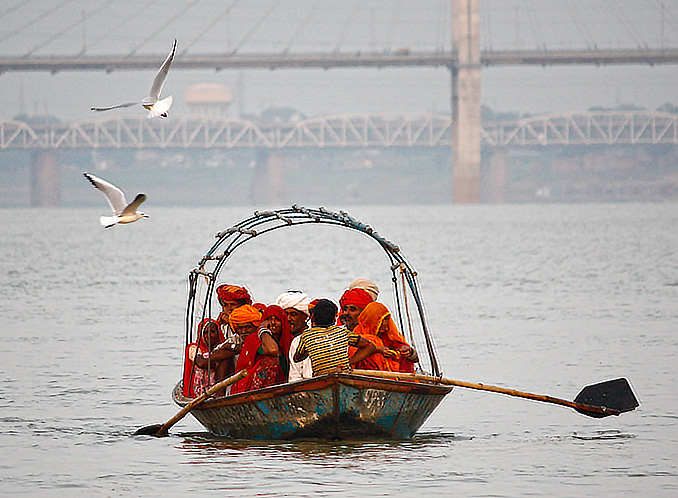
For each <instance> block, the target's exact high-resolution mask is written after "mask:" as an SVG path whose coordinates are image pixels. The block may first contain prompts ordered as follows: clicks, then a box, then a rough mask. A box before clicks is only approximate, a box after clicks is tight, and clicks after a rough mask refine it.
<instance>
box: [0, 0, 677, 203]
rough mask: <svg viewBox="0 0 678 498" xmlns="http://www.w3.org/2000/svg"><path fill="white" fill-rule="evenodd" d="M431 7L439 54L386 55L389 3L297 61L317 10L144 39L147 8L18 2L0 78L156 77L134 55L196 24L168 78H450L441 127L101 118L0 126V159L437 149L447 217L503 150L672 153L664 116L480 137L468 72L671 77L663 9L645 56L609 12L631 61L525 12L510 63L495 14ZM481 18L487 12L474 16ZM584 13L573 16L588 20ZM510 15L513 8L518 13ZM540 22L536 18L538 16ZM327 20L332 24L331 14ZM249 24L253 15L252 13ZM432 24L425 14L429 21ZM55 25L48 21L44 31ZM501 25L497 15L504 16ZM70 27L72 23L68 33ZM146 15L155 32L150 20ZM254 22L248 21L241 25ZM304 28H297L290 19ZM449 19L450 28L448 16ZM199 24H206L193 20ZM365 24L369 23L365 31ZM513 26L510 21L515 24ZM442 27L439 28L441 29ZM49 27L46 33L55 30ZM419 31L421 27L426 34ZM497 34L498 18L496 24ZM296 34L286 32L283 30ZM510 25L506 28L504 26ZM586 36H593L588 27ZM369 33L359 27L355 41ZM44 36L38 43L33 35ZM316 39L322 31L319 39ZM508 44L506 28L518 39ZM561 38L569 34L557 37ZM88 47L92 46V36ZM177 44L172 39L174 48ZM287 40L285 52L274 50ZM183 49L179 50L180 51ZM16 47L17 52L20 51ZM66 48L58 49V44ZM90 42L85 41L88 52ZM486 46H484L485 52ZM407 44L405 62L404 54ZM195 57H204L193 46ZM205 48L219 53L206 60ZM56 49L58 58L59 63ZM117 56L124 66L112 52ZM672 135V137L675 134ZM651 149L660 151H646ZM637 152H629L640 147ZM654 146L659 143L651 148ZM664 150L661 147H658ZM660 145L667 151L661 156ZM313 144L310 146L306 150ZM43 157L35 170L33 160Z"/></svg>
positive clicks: (182, 19)
mask: <svg viewBox="0 0 678 498" xmlns="http://www.w3.org/2000/svg"><path fill="white" fill-rule="evenodd" d="M448 1H449V3H447V5H445V4H446V2H440V1H439V2H438V4H439V5H438V7H444V6H446V7H447V14H446V15H442V16H441V15H440V12H438V13H437V14H436V13H435V12H429V10H431V9H430V6H429V9H425V8H418V9H415V11H413V12H410V15H412V16H414V15H417V16H419V15H422V16H424V17H425V16H426V15H429V17H431V16H430V14H431V13H433V14H434V15H433V16H432V17H431V18H432V19H436V20H435V23H436V25H435V26H434V25H433V24H430V25H429V26H428V31H429V32H432V31H437V32H438V33H440V34H441V35H444V37H445V38H446V40H447V42H449V43H447V42H443V43H438V44H437V46H436V48H435V49H431V48H428V49H419V48H418V43H417V40H410V41H409V42H404V43H402V42H398V43H400V48H398V49H395V50H393V49H391V47H392V45H393V42H392V38H395V35H396V34H400V33H402V32H404V31H405V30H404V29H403V27H404V25H405V24H407V26H412V25H413V23H412V22H411V21H412V19H406V21H405V22H404V23H403V22H402V21H401V23H400V24H398V22H394V20H397V18H398V17H399V13H401V11H402V10H403V9H404V8H405V7H403V5H402V4H401V3H400V2H395V3H394V4H393V5H391V6H390V7H389V8H388V9H384V10H383V12H380V13H379V15H378V16H375V13H374V10H372V13H371V15H368V14H366V13H365V11H364V10H363V13H364V15H363V17H362V18H360V16H359V14H360V12H361V9H362V7H363V2H360V1H356V2H353V4H352V5H351V6H348V5H346V3H345V2H340V3H339V4H340V5H339V6H338V7H337V6H334V7H332V6H330V8H327V9H326V11H325V12H324V13H325V14H326V15H328V19H329V26H332V28H338V30H334V29H333V30H332V31H333V32H335V34H336V43H335V45H334V48H333V49H327V50H325V51H324V52H322V53H317V52H314V51H312V50H311V51H309V50H294V48H295V47H296V46H297V45H298V41H299V39H300V38H301V37H302V36H303V34H304V33H305V32H310V31H313V30H312V29H311V28H312V27H313V25H314V24H315V23H316V22H317V21H316V19H317V18H318V12H321V11H323V10H324V6H323V8H321V7H319V5H320V3H319V2H315V4H310V5H308V6H304V8H303V9H300V8H299V6H298V5H297V6H295V8H294V9H291V13H292V17H291V18H288V19H286V22H281V20H285V15H289V14H290V12H287V13H281V16H280V18H277V19H276V16H275V13H276V11H278V10H280V9H281V4H283V3H284V2H283V1H282V0H277V1H275V2H270V3H268V2H265V3H266V4H267V5H266V6H264V5H263V4H262V5H259V6H258V9H255V8H254V7H253V5H254V4H253V3H252V2H247V4H246V5H245V4H243V5H238V4H239V3H240V2H239V0H233V1H232V2H228V3H224V5H220V6H219V7H215V6H213V5H210V6H208V5H205V4H204V3H203V2H201V1H200V0H194V1H192V2H187V3H186V4H183V5H176V4H173V5H171V6H170V5H169V4H168V5H166V6H165V7H167V8H157V6H156V8H155V11H154V15H153V19H154V21H155V22H154V25H153V26H151V27H150V32H149V29H148V28H149V26H148V23H147V22H143V23H142V25H143V29H141V28H140V27H137V28H134V27H133V26H134V25H135V23H137V22H139V21H141V20H147V19H148V17H147V15H145V14H143V13H144V12H145V11H146V9H148V8H150V4H151V2H149V3H146V4H139V5H138V6H136V7H135V8H134V12H131V11H130V12H127V11H121V10H119V9H118V10H116V9H115V8H114V7H113V2H103V3H100V4H98V3H96V2H95V3H94V4H92V5H87V8H86V9H85V8H82V5H80V8H81V10H80V12H76V11H73V10H72V9H73V8H74V7H77V5H71V4H72V3H73V0H70V1H68V2H62V3H61V4H59V5H56V6H47V5H42V6H41V7H40V8H36V9H33V7H31V9H32V10H31V9H28V10H26V9H25V7H24V5H25V4H26V3H27V2H25V1H24V2H18V3H15V4H12V5H9V6H5V7H4V8H3V10H2V12H0V21H2V22H3V23H4V24H3V25H0V27H4V30H3V29H0V45H1V44H5V45H6V44H8V43H13V44H14V46H15V47H17V49H18V50H19V52H20V53H15V54H13V55H0V73H11V72H14V73H17V72H28V71H30V72H36V71H47V72H50V73H53V74H57V73H64V72H73V71H106V72H113V71H138V70H155V69H156V68H157V67H158V64H159V62H160V61H161V60H162V59H163V58H164V55H165V54H164V53H163V54H143V53H141V49H142V48H143V47H144V46H146V45H148V44H149V43H151V42H153V41H155V40H157V39H158V38H160V37H161V34H162V33H163V32H165V31H167V30H170V29H171V30H172V31H173V32H181V31H184V32H185V30H186V26H188V25H189V24H190V23H191V22H192V21H193V17H195V18H196V19H195V22H194V24H195V26H197V28H196V30H197V32H198V34H197V35H196V34H195V31H193V32H192V33H190V36H187V38H189V41H188V43H185V44H183V47H185V48H182V49H180V51H179V53H178V54H177V57H176V60H175V62H174V64H173V71H174V70H175V69H178V70H181V69H185V70H198V69H214V70H218V71H220V70H230V69H252V68H266V69H272V70H276V69H292V68H297V69H298V68H322V69H336V68H367V67H370V68H398V67H445V68H447V69H448V70H449V72H450V77H451V78H450V81H451V98H450V108H451V118H449V119H448V118H446V117H444V116H424V115H422V116H419V117H406V118H393V119H391V118H384V117H378V116H362V117H360V116H343V117H342V116H338V117H333V118H318V119H315V120H309V121H305V122H303V123H296V124H293V125H292V124H287V125H284V124H281V125H278V126H273V127H270V126H263V125H256V124H254V123H250V122H246V121H240V120H225V121H221V122H216V121H209V120H202V121H201V120H196V119H195V118H188V117H181V116H172V118H171V119H170V120H169V121H167V122H160V123H147V122H145V121H144V120H143V118H142V119H136V118H112V119H110V120H105V121H100V122H95V121H82V122H76V123H70V124H68V125H60V126H52V127H47V128H39V127H36V128H31V127H28V126H23V125H21V124H20V123H19V124H17V123H10V122H5V123H3V124H2V136H0V149H3V148H4V149H12V148H25V149H29V148H30V149H42V150H44V151H54V150H56V149H59V148H67V147H69V148H83V147H93V148H132V147H146V146H150V147H160V148H171V147H175V148H193V147H227V148H229V147H230V148H236V147H261V148H268V149H282V148H289V147H311V146H315V147H325V148H332V147H356V146H357V147H366V146H370V147H371V146H377V147H390V146H409V147H414V146H420V145H422V144H427V145H425V146H431V147H434V146H448V147H451V151H452V171H453V180H454V181H453V188H454V192H453V196H452V198H453V200H454V202H455V203H477V202H479V184H480V162H481V148H483V147H503V146H517V145H520V146H528V145H529V146H544V145H552V144H555V143H560V144H561V145H568V144H572V143H575V142H577V141H579V142H580V143H606V144H609V143H619V141H623V140H628V141H631V142H633V141H644V140H650V141H651V140H659V141H663V140H670V138H669V137H670V135H671V133H674V132H672V130H673V129H674V128H675V124H671V116H661V115H654V116H651V115H643V114H642V113H640V114H634V115H631V116H629V115H623V113H622V114H610V115H606V116H603V115H595V114H592V115H585V114H580V115H569V116H560V117H558V116H551V117H543V118H530V119H527V120H523V121H521V122H514V123H501V124H499V123H481V117H480V110H481V98H480V97H481V79H480V72H481V69H482V68H485V67H506V66H553V65H608V64H623V65H629V64H644V65H660V64H676V63H678V49H675V48H669V47H667V46H665V40H666V34H667V30H666V27H669V35H670V37H671V36H673V31H672V30H671V28H674V27H675V26H677V25H678V22H676V20H675V18H674V14H673V13H672V12H673V8H671V9H668V10H667V9H666V8H665V5H664V3H660V4H659V5H653V7H652V8H651V9H650V8H645V9H643V14H645V13H646V12H649V11H651V10H656V11H657V12H658V14H659V15H658V18H657V21H658V22H657V26H656V28H657V29H654V33H658V34H657V37H658V39H659V42H658V43H655V45H656V46H654V47H651V46H650V45H649V44H648V43H647V42H646V41H645V40H644V39H643V37H642V35H639V32H638V30H637V29H636V26H635V24H638V25H643V26H644V25H649V24H650V23H648V21H647V19H641V18H638V19H635V18H629V17H628V16H626V14H625V12H624V11H622V10H621V9H620V8H619V7H618V6H615V5H613V4H610V5H607V6H606V7H605V8H606V9H609V10H610V11H611V12H610V13H611V14H612V15H613V16H614V17H616V18H617V19H618V21H619V24H620V25H621V26H622V27H623V31H622V32H621V33H616V36H619V35H621V38H623V39H625V40H627V41H628V42H629V45H633V44H635V46H636V48H630V47H627V48H600V47H599V46H598V43H596V41H595V36H594V34H593V32H592V30H591V28H589V27H588V26H587V16H588V17H595V16H596V15H597V14H599V12H596V11H595V10H588V11H587V12H581V11H579V10H578V9H579V8H578V7H577V6H576V5H574V4H575V2H574V1H567V2H563V4H564V8H565V9H566V10H567V11H569V15H570V17H571V18H572V20H573V21H574V26H573V27H572V28H571V30H570V31H571V32H576V33H577V36H576V38H577V39H578V40H579V41H582V40H583V41H584V43H585V45H586V47H584V48H579V49H562V48H560V49H558V48H547V42H546V41H545V37H544V33H543V32H542V28H543V26H539V23H538V21H537V19H536V17H537V13H536V11H533V12H528V16H527V17H528V22H527V24H528V25H529V27H530V30H531V31H532V32H533V34H534V38H535V42H536V45H537V47H536V48H529V49H522V50H521V49H520V48H519V45H520V43H519V42H520V35H519V34H517V35H516V43H515V45H516V48H515V49H514V50H507V49H506V47H504V48H503V49H494V48H492V29H491V22H490V17H489V16H490V14H491V12H492V11H501V10H502V8H503V6H501V7H502V8H498V7H499V6H498V5H495V7H494V8H488V9H486V11H485V12H482V11H481V9H480V1H479V0H448ZM486 3H487V4H489V1H487V2H486ZM590 3H591V2H584V4H585V5H586V6H587V7H588V8H589V9H590V5H589V4H590ZM517 7H518V8H519V7H520V4H518V6H517ZM544 8H545V9H546V7H544ZM22 9H23V10H25V12H31V13H30V14H28V13H24V17H23V18H22V20H21V21H20V22H19V21H18V19H19V18H16V19H14V18H13V17H12V16H14V15H15V14H17V13H19V12H22ZM333 9H336V10H333ZM238 10H240V15H241V16H242V17H240V18H238V21H236V23H237V24H238V25H237V26H233V25H232V24H231V21H230V20H231V15H233V14H234V13H235V12H236V11H238ZM255 10H256V13H254V11H255ZM434 10H435V9H434ZM55 13H58V14H60V17H59V19H55ZM503 13H504V16H505V14H506V12H505V10H504V12H503ZM78 14H80V19H77V17H78ZM155 14H157V18H156V15H155ZM250 14H253V15H250ZM302 14H303V15H302ZM448 14H449V16H448ZM200 16H203V17H204V16H207V17H206V18H204V19H202V20H198V17H200ZM387 17H388V18H390V19H391V25H390V26H388V27H387V28H386V29H385V30H383V31H385V32H387V38H388V40H389V41H388V43H387V46H386V47H385V48H382V50H377V49H375V46H376V37H375V29H374V26H375V24H377V23H378V22H380V21H381V20H382V19H385V18H387ZM368 18H369V19H368ZM481 18H482V20H483V22H484V23H485V25H486V27H485V29H486V31H485V32H484V35H485V36H484V42H485V44H486V45H487V46H486V47H484V48H482V49H481V31H480V26H481ZM516 18H518V16H516ZM87 20H91V21H90V22H93V23H94V24H95V25H96V26H97V31H101V32H102V33H98V32H97V36H98V38H97V39H96V40H95V41H94V43H93V45H97V44H99V46H102V45H103V44H102V43H101V42H107V43H106V45H107V46H108V47H109V53H105V52H104V51H99V52H98V53H97V52H94V51H93V50H92V43H91V41H90V42H89V45H88V38H87V36H86V35H87V33H86V21H87ZM441 20H442V22H443V23H445V24H446V26H441V25H440V22H441ZM54 21H57V22H54ZM553 21H554V20H548V23H550V24H547V26H546V29H547V30H549V31H553V30H555V29H556V28H557V27H558V25H559V20H558V19H556V20H555V22H553ZM429 22H430V20H429ZM361 23H362V25H363V26H366V28H365V29H366V31H365V30H363V31H362V32H360V33H358V35H357V39H360V40H370V43H369V45H370V48H369V49H365V44H364V43H363V44H362V45H358V46H357V48H355V47H351V48H349V45H350V44H349V43H348V39H349V34H350V33H351V32H352V31H357V30H356V29H355V28H356V26H357V25H358V24H361ZM499 23H500V24H501V25H505V24H507V23H506V19H505V17H503V18H501V19H500V20H499ZM293 24H294V26H293ZM516 24H518V23H516ZM594 24H595V22H594ZM129 26H132V27H131V28H130V29H131V30H132V31H134V30H136V33H134V34H129V33H128V34H127V35H125V36H127V38H125V36H122V35H121V33H122V32H123V31H124V30H125V29H126V27H129ZM367 26H369V27H367ZM40 27H42V28H43V31H44V34H41V35H40V36H37V35H35V33H37V32H40V29H39V28H40ZM215 28H220V29H221V32H220V33H219V36H218V37H217V38H218V42H217V43H216V44H214V43H212V44H211V47H212V50H211V51H209V52H207V51H202V52H200V51H198V50H195V49H194V47H196V46H198V47H200V46H201V45H200V44H201V42H202V43H203V44H204V41H205V38H206V36H207V35H208V34H209V33H210V32H211V31H212V30H213V29H215ZM326 28H327V26H326ZM516 29H517V30H518V26H517V27H516ZM80 30H82V47H81V49H80V50H79V51H78V50H73V39H77V38H78V36H77V33H78V31H80ZM236 31H237V32H239V35H238V36H239V37H240V39H239V41H238V42H237V43H236V44H233V43H231V35H232V33H235V32H236ZM266 31H269V32H271V33H275V35H274V36H273V41H272V42H269V46H274V47H275V51H271V50H269V51H266V50H256V51H251V52H250V53H247V52H245V50H244V49H245V48H247V47H248V44H250V43H251V42H252V39H253V37H254V36H255V35H256V34H257V33H261V32H266ZM320 31H322V33H320V32H318V31H317V30H315V35H314V36H312V37H311V38H310V39H311V46H313V47H316V46H317V45H318V42H319V40H321V39H323V38H324V35H325V32H329V31H330V29H324V30H323V29H321V30H320ZM566 31H567V30H566ZM99 35H100V36H99ZM180 37H181V36H180ZM281 38H282V39H285V40H286V41H287V44H286V45H285V43H283V44H282V45H281V43H280V40H281ZM119 39H127V40H134V42H133V44H134V46H133V47H131V51H129V52H128V53H125V54H123V55H121V54H120V53H118V54H110V47H114V50H115V49H116V48H115V47H118V46H120V44H118V43H117V41H118V40H119ZM183 39H185V38H183ZM26 40H29V42H28V45H27V42H26ZM69 40H70V41H69ZM90 40H91V39H90ZM488 40H489V43H488ZM411 41H414V42H415V44H414V46H415V48H414V49H412V48H407V47H410V46H413V45H412V44H411V43H410V42H411ZM64 46H66V47H69V48H68V49H67V50H66V52H68V53H70V54H71V55H62V54H58V53H55V50H54V49H53V50H52V53H48V54H47V55H45V52H46V51H48V48H49V47H61V49H60V50H61V52H62V53H63V47H64ZM203 46H204V45H203ZM214 47H217V48H216V49H214ZM58 51H59V49H56V52H58ZM118 51H119V52H124V51H125V49H124V48H122V47H121V48H120V49H119V50H118ZM674 134H675V133H674ZM657 137H658V138H657ZM638 143H640V142H638ZM657 143H660V142H657ZM661 143H664V142H661ZM671 143H672V142H671ZM312 144H315V145H312ZM45 157H47V156H45Z"/></svg>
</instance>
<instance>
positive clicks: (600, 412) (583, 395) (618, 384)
mask: <svg viewBox="0 0 678 498" xmlns="http://www.w3.org/2000/svg"><path fill="white" fill-rule="evenodd" d="M352 373H354V374H357V375H368V376H372V377H386V378H391V379H412V380H420V381H424V382H433V383H437V384H445V385H448V386H458V387H466V388H469V389H478V390H480V391H491V392H495V393H500V394H507V395H509V396H516V397H519V398H527V399H531V400H534V401H543V402H545V403H553V404H556V405H562V406H569V407H570V408H574V409H575V410H577V411H578V412H579V413H582V414H584V415H587V416H589V417H594V418H603V417H608V416H610V415H620V414H622V413H625V412H630V411H631V410H635V409H636V408H637V407H638V406H639V403H638V400H637V399H636V396H635V395H634V394H633V391H632V390H631V386H630V385H629V383H628V381H627V380H626V379H624V378H620V379H614V380H608V381H605V382H600V383H598V384H593V385H590V386H586V387H585V388H584V389H582V390H581V392H580V393H579V394H578V395H577V397H576V398H575V400H574V401H567V400H566V399H560V398H554V397H552V396H543V395H541V394H532V393H525V392H522V391H516V390H514V389H506V388H505V387H496V386H488V385H486V384H476V383H473V382H465V381H462V380H452V379H444V378H438V377H432V376H430V375H420V374H407V373H398V372H381V371H376V370H353V372H352Z"/></svg>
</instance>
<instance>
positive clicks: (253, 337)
mask: <svg viewBox="0 0 678 498" xmlns="http://www.w3.org/2000/svg"><path fill="white" fill-rule="evenodd" d="M239 309H240V308H239ZM237 311H238V310H236V311H234V312H233V314H235V313H236V312H237ZM231 316H233V315H231ZM252 318H253V319H254V318H255V317H254V315H252ZM251 323H254V320H253V321H252V322H251ZM238 330H240V325H239V326H238ZM291 341H292V336H291V335H290V324H289V322H288V321H287V315H285V312H284V311H283V309H282V308H281V307H280V306H276V305H275V304H273V305H271V306H268V307H267V308H266V310H265V311H264V314H263V316H262V317H261V324H260V326H259V328H258V332H256V333H254V332H253V333H250V334H249V335H248V336H247V337H246V338H245V342H244V344H243V349H242V353H240V357H239V358H238V364H237V365H236V371H238V372H239V371H240V370H242V369H247V372H248V374H249V375H247V377H245V378H243V379H241V380H239V381H238V382H236V383H235V384H233V388H232V389H231V394H238V393H242V392H245V391H251V390H253V389H261V388H264V387H269V386H274V385H276V384H284V383H285V382H287V372H288V369H289V365H288V363H287V354H288V352H289V349H290V342H291Z"/></svg>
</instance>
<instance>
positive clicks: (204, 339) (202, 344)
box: [183, 318, 224, 398]
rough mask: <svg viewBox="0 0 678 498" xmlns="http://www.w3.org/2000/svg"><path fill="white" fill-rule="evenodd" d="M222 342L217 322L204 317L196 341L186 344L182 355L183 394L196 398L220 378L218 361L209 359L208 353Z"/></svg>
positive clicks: (222, 336)
mask: <svg viewBox="0 0 678 498" xmlns="http://www.w3.org/2000/svg"><path fill="white" fill-rule="evenodd" d="M222 342H224V335H223V333H222V332H221V327H220V326H219V322H217V321H216V320H212V319H211V318H205V319H204V320H203V321H202V322H200V325H198V342H197V343H195V342H192V343H190V344H189V345H188V346H186V351H185V355H184V383H183V384H184V385H183V394H184V396H186V397H188V398H197V397H198V396H200V395H202V394H203V393H204V392H205V391H207V390H208V389H209V388H210V387H212V386H213V385H214V384H216V382H218V381H219V380H221V379H220V378H219V377H220V372H219V371H218V370H219V364H220V363H221V362H218V361H210V360H209V358H210V353H211V352H212V350H213V349H214V348H215V347H216V346H217V345H218V344H221V343H222Z"/></svg>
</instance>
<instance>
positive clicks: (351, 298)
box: [339, 288, 374, 309]
mask: <svg viewBox="0 0 678 498" xmlns="http://www.w3.org/2000/svg"><path fill="white" fill-rule="evenodd" d="M372 301H374V299H372V296H371V295H370V294H369V292H367V291H365V290H363V289H358V288H355V289H349V290H347V291H346V292H344V294H343V295H342V296H341V299H339V306H341V307H342V308H343V307H344V306H346V305H347V304H354V305H356V306H357V307H358V308H361V309H362V308H364V307H365V306H367V305H368V304H370V303H371V302H372Z"/></svg>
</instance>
